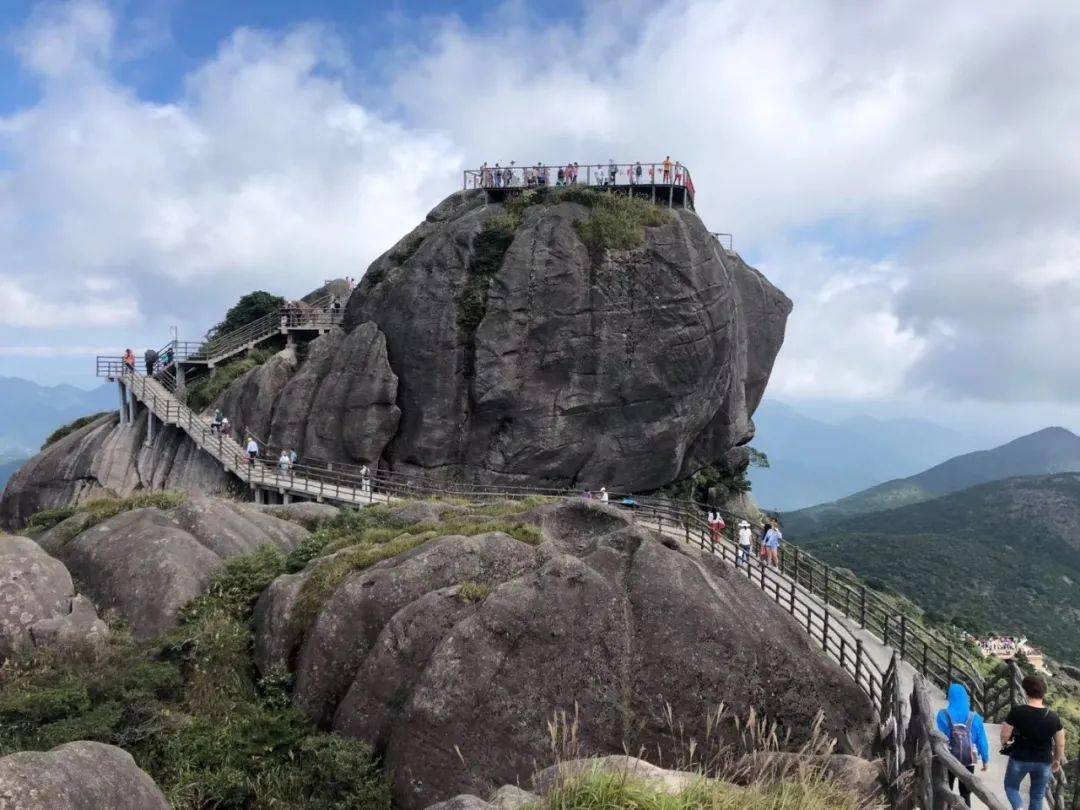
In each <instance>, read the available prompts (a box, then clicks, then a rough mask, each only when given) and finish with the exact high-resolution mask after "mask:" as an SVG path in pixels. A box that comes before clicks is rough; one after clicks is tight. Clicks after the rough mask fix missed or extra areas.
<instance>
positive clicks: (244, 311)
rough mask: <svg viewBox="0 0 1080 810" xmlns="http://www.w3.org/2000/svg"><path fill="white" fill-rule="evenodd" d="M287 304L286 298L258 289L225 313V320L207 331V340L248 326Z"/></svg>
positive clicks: (243, 297)
mask: <svg viewBox="0 0 1080 810" xmlns="http://www.w3.org/2000/svg"><path fill="white" fill-rule="evenodd" d="M283 306H285V299H284V298H282V297H281V296H280V295H273V294H272V293H268V292H266V291H264V290H256V291H255V292H249V293H248V294H247V295H244V296H242V297H241V298H240V300H239V301H237V302H236V303H235V304H233V306H232V307H230V308H229V311H228V312H226V313H225V320H223V321H222V322H221V323H219V324H218V325H217V326H215V327H214V328H213V329H211V330H210V331H209V332H207V333H206V339H207V340H213V339H215V338H218V337H221V336H222V335H224V334H226V333H228V332H232V331H234V330H236V329H240V328H241V327H243V326H247V325H248V324H249V323H251V322H252V321H257V320H258V319H259V318H262V317H263V316H265V315H269V314H270V313H271V312H277V311H278V310H279V309H281V308H282V307H283Z"/></svg>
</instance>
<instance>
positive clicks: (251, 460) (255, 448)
mask: <svg viewBox="0 0 1080 810" xmlns="http://www.w3.org/2000/svg"><path fill="white" fill-rule="evenodd" d="M247 457H248V466H249V467H254V466H255V459H257V458H258V457H259V443H258V442H256V441H255V438H254V437H253V436H248V440H247Z"/></svg>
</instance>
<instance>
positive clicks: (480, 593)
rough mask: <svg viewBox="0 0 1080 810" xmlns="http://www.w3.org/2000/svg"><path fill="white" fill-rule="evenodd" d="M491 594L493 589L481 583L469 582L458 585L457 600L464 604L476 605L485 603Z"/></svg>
mask: <svg viewBox="0 0 1080 810" xmlns="http://www.w3.org/2000/svg"><path fill="white" fill-rule="evenodd" d="M490 594H491V587H490V586H489V585H484V584H482V583H479V582H473V581H472V580H468V581H467V582H462V583H461V584H460V585H458V591H457V598H458V599H460V600H461V601H462V602H466V603H468V604H474V603H476V602H483V601H484V600H485V599H487V598H488V596H489V595H490Z"/></svg>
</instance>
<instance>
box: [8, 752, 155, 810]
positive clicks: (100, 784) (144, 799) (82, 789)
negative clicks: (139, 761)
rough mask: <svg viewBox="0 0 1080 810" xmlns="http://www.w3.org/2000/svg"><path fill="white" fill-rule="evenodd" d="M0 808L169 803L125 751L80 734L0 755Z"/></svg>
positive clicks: (134, 808)
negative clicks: (40, 749) (45, 747)
mask: <svg viewBox="0 0 1080 810" xmlns="http://www.w3.org/2000/svg"><path fill="white" fill-rule="evenodd" d="M0 808H3V809H4V810H7V808H11V810H106V808H107V810H169V803H168V802H167V801H166V800H165V796H164V795H163V794H162V792H161V791H160V790H159V789H158V787H157V785H155V784H154V780H153V779H151V778H150V777H149V776H148V775H147V774H146V772H145V771H143V770H141V769H140V768H139V766H138V765H136V764H135V760H134V759H132V758H131V754H129V753H128V752H127V751H125V750H124V749H122V748H117V747H116V746H114V745H105V744H103V743H98V742H88V741H84V740H80V741H78V742H72V743H67V744H66V745H61V746H58V747H56V748H54V749H52V750H51V751H44V752H38V751H22V752H20V753H18V754H12V755H10V756H6V757H3V758H2V759H0Z"/></svg>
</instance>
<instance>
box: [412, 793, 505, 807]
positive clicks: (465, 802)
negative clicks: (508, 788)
mask: <svg viewBox="0 0 1080 810" xmlns="http://www.w3.org/2000/svg"><path fill="white" fill-rule="evenodd" d="M494 806H495V805H493V804H489V803H488V802H485V801H484V800H483V799H481V798H480V797H479V796H470V795H469V794H468V793H463V794H461V795H460V796H454V798H452V799H447V800H446V801H444V802H437V803H436V804H432V805H428V809H427V810H491V808H493V807H494Z"/></svg>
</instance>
